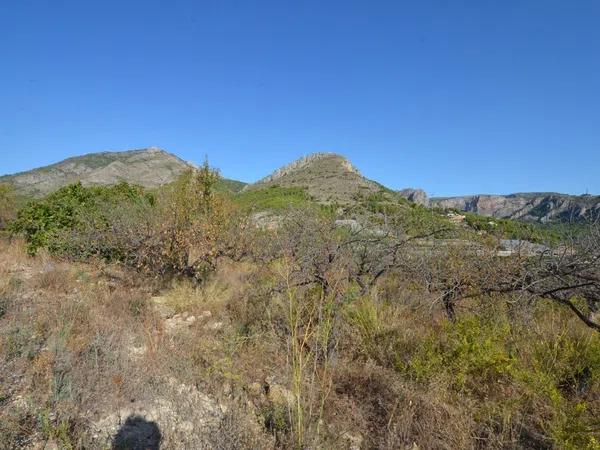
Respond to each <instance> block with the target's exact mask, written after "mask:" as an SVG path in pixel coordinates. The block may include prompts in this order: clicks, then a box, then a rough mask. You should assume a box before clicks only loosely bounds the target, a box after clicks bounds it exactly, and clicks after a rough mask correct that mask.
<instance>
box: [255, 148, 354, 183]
mask: <svg viewBox="0 0 600 450" xmlns="http://www.w3.org/2000/svg"><path fill="white" fill-rule="evenodd" d="M323 161H330V162H332V163H333V164H337V165H339V167H340V168H341V169H342V170H344V171H346V172H351V173H355V174H357V175H360V172H359V171H358V170H357V169H356V168H355V167H354V166H353V165H352V163H351V162H350V161H349V160H348V159H347V158H345V157H344V156H342V155H338V154H337V153H330V152H318V153H312V154H310V155H307V156H303V157H302V158H299V159H297V160H295V161H292V162H291V163H289V164H286V165H285V166H282V167H280V168H279V169H277V170H275V171H274V172H273V173H271V174H270V175H268V176H266V177H264V178H262V179H261V180H259V181H258V182H257V184H258V183H271V182H274V181H276V180H278V179H279V178H282V177H285V176H287V175H290V174H292V173H294V172H298V171H301V170H304V169H307V168H309V167H310V166H311V165H315V164H318V163H322V162H323Z"/></svg>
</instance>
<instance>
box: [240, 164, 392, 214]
mask: <svg viewBox="0 0 600 450" xmlns="http://www.w3.org/2000/svg"><path fill="white" fill-rule="evenodd" d="M270 187H283V188H301V189H305V190H306V191H307V192H308V194H309V195H310V196H311V197H312V198H314V199H315V200H317V201H318V202H321V203H333V202H337V203H350V202H352V201H353V200H354V199H355V198H356V197H357V196H358V195H368V194H373V193H376V192H379V191H380V190H382V189H383V187H382V186H381V185H380V184H379V183H376V182H375V181H372V180H369V179H367V178H365V177H363V176H362V175H361V174H360V172H359V171H358V170H357V169H356V168H355V167H354V166H353V165H352V164H351V163H350V161H348V160H347V159H346V158H344V157H343V156H341V155H337V154H335V153H313V154H312V155H309V156H305V157H303V158H300V159H298V160H296V161H294V162H292V163H291V164H288V165H286V166H284V167H281V168H280V169H277V170H276V171H275V172H273V173H272V174H271V175H269V176H267V177H265V178H263V179H261V180H259V181H257V182H256V183H254V184H252V185H248V186H246V188H245V189H244V190H245V191H252V190H259V189H265V188H270Z"/></svg>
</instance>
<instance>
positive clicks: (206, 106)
mask: <svg viewBox="0 0 600 450" xmlns="http://www.w3.org/2000/svg"><path fill="white" fill-rule="evenodd" d="M599 23H600V2H598V1H597V0H577V1H572V2H571V1H565V0H560V1H554V0H540V1H527V0H518V1H517V0H515V1H480V0H479V1H476V0H473V1H460V0H457V1H418V2H417V1H413V2H405V1H361V2H355V1H293V2H292V1H283V0H280V1H257V2H249V1H235V2H230V1H226V0H219V1H215V2H203V1H192V0H180V1H177V0H169V1H167V0H163V1H155V0H144V1H124V0H118V1H117V0H103V1H91V0H90V1H81V0H77V1H74V0H68V1H60V0H54V1H28V0H3V1H2V2H1V3H0V30H1V31H0V56H1V58H2V59H1V61H2V62H1V63H0V173H9V172H15V171H20V170H25V169H29V168H33V167H36V166H40V165H45V164H48V163H51V162H55V161H58V160H61V159H63V158H66V157H68V156H73V155H77V154H82V153H90V152H96V151H103V150H124V149H132V148H142V147H147V146H159V147H162V148H165V149H167V150H169V151H171V152H173V153H176V154H177V155H179V156H181V157H182V158H184V159H188V160H192V161H196V162H199V161H201V160H202V159H203V157H204V154H208V156H209V159H210V161H211V162H212V163H213V164H214V165H216V166H218V167H220V168H221V171H222V173H223V174H224V175H225V176H228V177H231V178H237V179H242V180H245V181H253V180H256V179H258V178H260V177H262V176H264V175H266V174H267V173H269V172H270V171H271V170H273V169H274V168H276V167H278V166H280V165H282V164H285V163H287V162H289V161H291V160H293V159H295V158H297V157H299V156H302V155H304V154H308V153H312V152H315V151H334V152H338V153H342V154H344V155H346V156H347V157H348V158H350V159H351V160H352V162H353V163H354V164H355V165H356V166H357V167H358V168H359V169H360V170H361V171H362V172H363V173H364V174H365V175H366V176H368V177H370V178H373V179H376V180H378V181H380V182H382V183H384V184H386V185H388V186H389V187H392V188H403V187H407V186H413V187H422V188H424V189H425V190H427V191H428V192H429V193H430V194H433V195H440V196H441V195H458V194H469V193H509V192H518V191H560V192H569V193H584V192H586V190H589V192H590V193H596V194H600V176H598V172H599V169H600V26H598V24H599Z"/></svg>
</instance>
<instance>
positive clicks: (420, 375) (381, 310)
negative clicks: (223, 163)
mask: <svg viewBox="0 0 600 450" xmlns="http://www.w3.org/2000/svg"><path fill="white" fill-rule="evenodd" d="M0 246H1V247H0V249H1V251H0V301H1V303H0V433H1V434H2V436H3V437H4V440H3V442H2V443H0V448H35V446H36V445H38V446H39V445H40V443H42V442H44V441H46V440H49V441H51V442H54V443H56V444H57V445H59V446H62V447H63V448H92V449H95V448H98V449H100V448H106V447H107V446H110V437H111V436H112V435H114V434H115V433H116V431H117V429H118V427H119V423H120V422H119V421H121V422H124V421H125V419H126V418H127V417H128V416H129V415H130V414H133V413H134V412H135V413H136V414H141V415H143V417H145V418H146V419H147V420H148V421H152V422H153V423H155V424H156V425H157V426H158V427H159V429H160V433H161V435H162V441H161V448H166V449H169V448H173V449H175V448H217V449H233V448H273V447H278V448H293V447H297V446H298V443H299V440H298V436H297V431H298V430H297V429H298V428H299V427H300V426H302V427H303V434H302V437H301V439H302V443H303V445H304V446H305V447H306V448H341V449H345V448H362V449H375V448H377V449H414V448H420V449H456V448H461V449H462V448H464V449H470V448H472V449H480V448H494V449H496V448H497V449H505V448H515V449H520V448H522V449H524V448H573V449H574V448H578V447H577V445H579V443H581V442H586V441H582V440H577V439H579V438H573V437H572V436H571V435H570V434H568V433H569V432H570V431H569V430H573V429H575V430H580V429H581V427H582V426H583V425H586V424H589V423H591V421H593V420H594V418H595V417H596V418H597V411H600V395H598V392H600V389H598V388H599V386H600V384H599V383H600V380H599V379H598V378H590V379H587V378H585V376H586V375H585V374H586V373H587V372H586V370H588V371H593V372H592V373H593V374H595V375H594V376H597V374H598V372H597V370H598V369H597V365H598V364H599V363H600V359H599V358H597V357H596V356H595V355H596V354H595V353H594V352H595V351H596V350H595V349H600V345H599V344H598V338H597V336H595V335H594V334H593V333H592V332H591V331H590V330H588V329H586V328H585V327H582V325H581V324H580V323H578V322H577V321H576V320H575V319H573V317H571V316H569V315H568V314H565V312H564V311H563V310H561V309H559V308H554V307H548V305H540V308H538V309H533V310H529V311H518V312H515V311H514V310H511V311H508V308H507V307H506V305H504V304H501V305H500V303H501V302H494V303H492V304H488V303H482V302H477V301H475V300H473V301H472V302H471V303H465V304H464V307H463V309H462V310H461V315H460V317H461V318H464V319H465V320H459V321H457V323H455V324H452V323H449V322H448V321H447V319H445V318H444V316H443V312H442V310H441V308H440V307H433V308H432V307H431V303H430V298H429V297H428V296H427V294H426V293H425V292H423V290H421V289H418V288H415V287H414V286H412V287H411V285H410V283H409V282H406V281H405V280H402V279H399V278H398V277H396V278H384V279H382V281H381V284H380V286H379V289H377V290H376V291H374V292H373V293H372V294H371V295H365V296H354V297H352V298H344V299H343V301H341V302H339V304H336V306H335V308H337V309H335V310H332V311H334V312H335V314H332V315H331V323H330V325H331V327H332V328H327V329H325V328H323V327H324V326H325V325H326V324H327V322H325V321H323V322H322V323H320V322H319V321H318V320H317V319H316V318H317V315H314V316H313V319H311V320H307V316H303V317H300V318H299V320H298V321H297V322H295V325H294V326H295V327H296V328H295V331H294V333H290V329H291V328H290V322H289V317H290V316H289V314H288V313H289V310H288V309H286V305H287V304H286V302H285V296H284V295H282V294H281V293H278V292H275V291H274V283H275V281H274V280H276V277H275V275H274V274H273V272H272V270H271V267H270V266H268V265H264V266H258V265H252V264H247V263H231V262H227V263H225V262H224V263H222V264H221V265H220V266H219V267H218V270H217V271H216V273H215V274H214V276H213V277H212V278H211V279H210V281H208V282H207V283H205V284H203V285H201V286H198V285H195V284H192V283H190V282H186V281H181V280H180V281H173V282H172V284H170V285H168V286H166V287H165V286H160V284H158V283H157V282H156V281H153V280H150V279H148V278H144V277H142V276H141V275H139V274H138V273H135V272H131V271H128V270H126V269H123V268H120V267H118V266H107V265H103V264H100V263H87V264H80V263H72V262H65V261H60V260H56V259H53V258H51V257H49V256H47V255H40V256H37V257H35V258H31V257H27V256H26V255H25V252H24V248H23V244H22V243H21V242H20V241H13V242H12V243H7V242H3V241H0ZM315 292H316V291H315V290H311V289H308V288H307V289H300V290H298V291H297V292H296V295H297V296H298V297H297V299H296V300H297V301H298V304H297V307H299V308H300V307H301V308H304V309H303V310H305V311H317V309H314V308H312V306H311V305H313V304H312V303H303V302H310V301H314V300H315V299H319V298H323V297H319V296H318V295H317V296H315ZM284 293H285V292H284ZM157 297H158V298H160V301H161V304H162V305H163V306H165V307H166V308H167V309H168V310H169V313H168V314H167V315H164V314H163V313H164V311H161V310H160V309H159V308H157V307H156V299H157ZM311 299H312V300H311ZM317 305H318V303H317ZM287 306H289V305H287ZM207 311H208V312H209V313H208V314H207V313H206V312H207ZM509 312H510V314H509ZM511 315H516V316H517V319H511V318H510V317H512V316H511ZM174 316H175V317H174ZM190 316H194V317H195V318H196V319H195V320H193V321H188V320H187V318H189V317H190ZM177 317H179V319H177ZM175 319H177V320H175ZM169 320H171V322H168V321H169ZM169 323H171V324H175V325H172V326H168V324H169ZM319 324H320V325H319ZM325 332H328V333H331V335H330V336H329V335H324V334H323V333H325ZM291 336H296V338H297V339H298V341H297V343H298V345H297V346H296V347H294V346H293V345H292V344H293V342H292V341H291V340H290V337H291ZM323 336H326V338H325V339H322V340H321V341H319V340H318V339H317V338H322V337H323ZM323 342H325V343H329V344H328V345H325V346H324V348H325V347H327V348H326V349H321V350H319V351H317V350H316V349H317V347H316V345H323ZM294 348H295V349H296V352H297V355H296V356H298V355H299V354H300V353H301V355H302V361H303V362H309V363H310V364H307V365H305V366H304V367H303V369H302V371H300V372H297V373H296V374H295V375H296V377H294V372H293V368H294V366H293V361H292V358H293V354H291V353H290V351H291V349H294ZM506 349H508V350H510V354H511V355H512V356H511V357H512V358H513V359H512V360H510V361H509V363H507V361H505V359H504V358H505V353H504V352H505V350H506ZM508 350H507V352H508ZM506 354H508V353H506ZM579 366H580V367H581V368H582V370H581V373H580V372H577V371H576V370H575V371H574V370H573V367H579ZM586 367H589V369H585V368H586ZM573 374H575V378H573ZM298 376H299V378H298ZM577 377H579V378H577ZM294 381H296V382H297V384H296V386H294ZM275 392H277V393H279V396H275V395H274V393H275ZM289 393H291V398H292V399H297V398H299V397H300V398H301V400H302V401H301V402H300V403H299V405H300V407H301V408H302V413H303V414H304V416H303V419H302V420H303V422H302V424H301V425H298V424H297V423H296V424H295V423H294V419H295V418H297V416H296V414H298V412H297V411H298V410H297V408H295V407H292V406H290V404H289V403H286V401H285V399H286V396H289V395H290V394H289ZM282 399H283V400H284V401H283V402H282ZM320 402H323V403H322V405H321V404H320ZM581 404H585V405H586V406H585V408H587V409H585V410H583V409H582V407H581V406H578V405H581ZM320 406H323V411H322V412H320V410H319V408H320ZM582 424H583V425H582ZM295 427H296V428H295ZM578 427H580V428H578ZM578 433H580V434H579V435H577V436H583V433H585V430H583V431H578ZM588 434H589V433H588ZM586 436H587V435H586ZM591 436H592V438H590V439H589V440H588V441H587V442H588V443H590V444H589V446H588V448H589V449H590V450H593V449H594V447H593V446H592V445H593V443H594V441H593V439H594V438H593V434H592V435H591ZM586 445H587V444H586ZM580 447H581V446H580ZM583 448H585V447H583Z"/></svg>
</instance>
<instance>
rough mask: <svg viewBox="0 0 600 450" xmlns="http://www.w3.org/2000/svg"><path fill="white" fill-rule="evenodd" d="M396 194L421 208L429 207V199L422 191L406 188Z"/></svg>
mask: <svg viewBox="0 0 600 450" xmlns="http://www.w3.org/2000/svg"><path fill="white" fill-rule="evenodd" d="M398 193H399V194H400V195H401V196H402V197H404V198H405V199H407V200H410V201H411V202H413V203H416V204H417V205H421V206H429V197H428V196H427V193H426V192H425V191H424V190H423V189H413V188H406V189H402V190H401V191H398Z"/></svg>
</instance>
